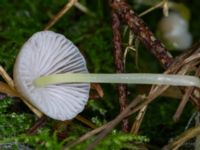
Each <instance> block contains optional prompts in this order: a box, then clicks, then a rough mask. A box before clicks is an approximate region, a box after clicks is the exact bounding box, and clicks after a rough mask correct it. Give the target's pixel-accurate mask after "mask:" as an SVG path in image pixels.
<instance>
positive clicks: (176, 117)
mask: <svg viewBox="0 0 200 150" xmlns="http://www.w3.org/2000/svg"><path fill="white" fill-rule="evenodd" d="M195 75H196V76H199V75H200V68H199V69H197V71H196V74H195ZM194 89H195V88H194V87H188V89H186V92H185V94H184V96H183V98H182V100H181V102H180V104H179V106H178V108H177V110H176V113H175V114H174V116H173V120H174V121H177V120H179V118H180V116H181V114H182V112H183V109H184V107H185V105H186V104H187V102H188V101H189V97H190V95H191V94H192V92H193V91H194Z"/></svg>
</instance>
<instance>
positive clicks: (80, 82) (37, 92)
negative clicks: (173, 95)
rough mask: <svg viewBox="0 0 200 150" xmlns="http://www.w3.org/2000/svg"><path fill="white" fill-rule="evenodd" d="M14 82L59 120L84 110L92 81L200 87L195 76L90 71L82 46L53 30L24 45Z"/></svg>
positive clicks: (25, 94)
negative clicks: (80, 49)
mask: <svg viewBox="0 0 200 150" xmlns="http://www.w3.org/2000/svg"><path fill="white" fill-rule="evenodd" d="M14 82H15V86H16V88H17V90H18V91H19V92H20V93H21V94H22V95H23V96H24V97H25V98H26V99H27V100H29V101H30V103H31V104H33V105H34V106H35V107H37V108H38V109H39V110H41V111H42V112H43V113H44V114H46V115H47V116H49V117H51V118H53V119H57V120H70V119H72V118H74V117H75V116H76V115H77V114H78V113H80V112H81V111H82V110H83V109H84V106H85V105H86V103H87V100H88V95H89V89H90V84H89V83H91V82H98V83H128V84H133V83H137V84H160V85H161V84H166V85H176V86H178V85H179V86H197V87H200V80H199V78H197V77H193V76H185V75H166V74H165V75H163V74H145V73H143V74H141V73H140V74H137V73H135V74H133V73H132V74H92V73H88V70H87V67H86V63H85V60H84V57H83V56H82V55H81V53H80V52H79V50H78V48H77V47H76V46H75V45H74V44H73V43H72V42H71V41H69V40H68V39H66V38H65V37H64V36H63V35H61V34H58V33H54V32H52V31H42V32H37V33H35V34H34V35H33V36H32V37H31V38H30V39H29V40H28V41H27V42H26V43H25V44H24V46H23V47H22V49H21V51H20V53H19V54H18V57H17V60H16V63H15V67H14Z"/></svg>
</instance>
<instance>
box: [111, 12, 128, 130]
mask: <svg viewBox="0 0 200 150" xmlns="http://www.w3.org/2000/svg"><path fill="white" fill-rule="evenodd" d="M112 31H113V46H114V59H115V68H116V72H117V73H123V72H124V64H123V52H122V44H121V43H122V42H121V33H120V20H119V17H118V15H117V14H116V13H115V12H114V11H112ZM126 88H127V87H126V85H122V84H119V85H118V95H119V104H120V110H121V111H123V110H124V109H125V108H126V105H127V100H126V97H127V91H126ZM122 130H123V131H125V132H128V120H127V119H125V120H123V121H122Z"/></svg>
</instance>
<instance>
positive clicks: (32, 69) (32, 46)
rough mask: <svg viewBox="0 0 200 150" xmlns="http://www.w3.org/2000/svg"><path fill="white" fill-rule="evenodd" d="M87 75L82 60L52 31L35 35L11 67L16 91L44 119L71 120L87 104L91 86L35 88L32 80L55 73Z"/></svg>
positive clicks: (63, 85)
mask: <svg viewBox="0 0 200 150" xmlns="http://www.w3.org/2000/svg"><path fill="white" fill-rule="evenodd" d="M65 72H71V73H78V72H82V73H87V72H88V70H87V67H86V63H85V59H84V58H83V56H82V55H81V53H80V52H79V50H78V48H77V47H76V46H75V45H74V44H73V43H72V42H71V41H69V40H68V39H66V38H65V37H64V36H63V35H61V34H57V33H54V32H51V31H43V32H38V33H35V34H34V35H33V36H32V37H31V38H30V39H29V40H28V41H27V42H26V43H25V44H24V46H23V47H22V49H21V51H20V53H19V54H18V56H17V60H16V63H15V66H14V82H15V86H16V87H17V90H18V91H19V92H20V93H21V94H22V95H23V96H24V97H25V98H26V99H27V100H29V101H30V102H31V103H32V104H33V105H34V106H35V107H37V108H38V109H39V110H40V111H42V112H43V113H44V114H46V115H47V116H49V117H51V118H53V119H57V120H70V119H72V118H74V117H75V116H76V115H77V114H78V113H80V112H81V111H82V110H83V109H84V106H85V104H86V102H87V100H88V95H89V89H90V84H88V83H87V84H86V83H68V84H65V83H64V84H55V85H49V86H46V87H36V86H35V85H34V84H33V81H34V79H36V78H38V77H41V76H44V75H50V74H58V73H65Z"/></svg>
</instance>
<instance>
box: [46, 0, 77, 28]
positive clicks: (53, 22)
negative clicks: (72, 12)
mask: <svg viewBox="0 0 200 150" xmlns="http://www.w3.org/2000/svg"><path fill="white" fill-rule="evenodd" d="M76 2H77V0H69V2H68V3H67V4H66V5H65V6H64V7H63V9H61V10H60V11H59V12H58V14H56V15H55V16H54V17H53V18H52V20H51V21H50V22H49V23H48V24H47V26H46V27H45V28H44V30H48V29H49V28H51V27H52V26H53V25H54V24H55V23H56V22H57V21H58V20H59V19H60V18H61V17H62V16H63V15H64V14H65V13H66V12H67V11H68V10H69V9H70V8H71V7H72V6H74V4H75V3H76Z"/></svg>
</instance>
